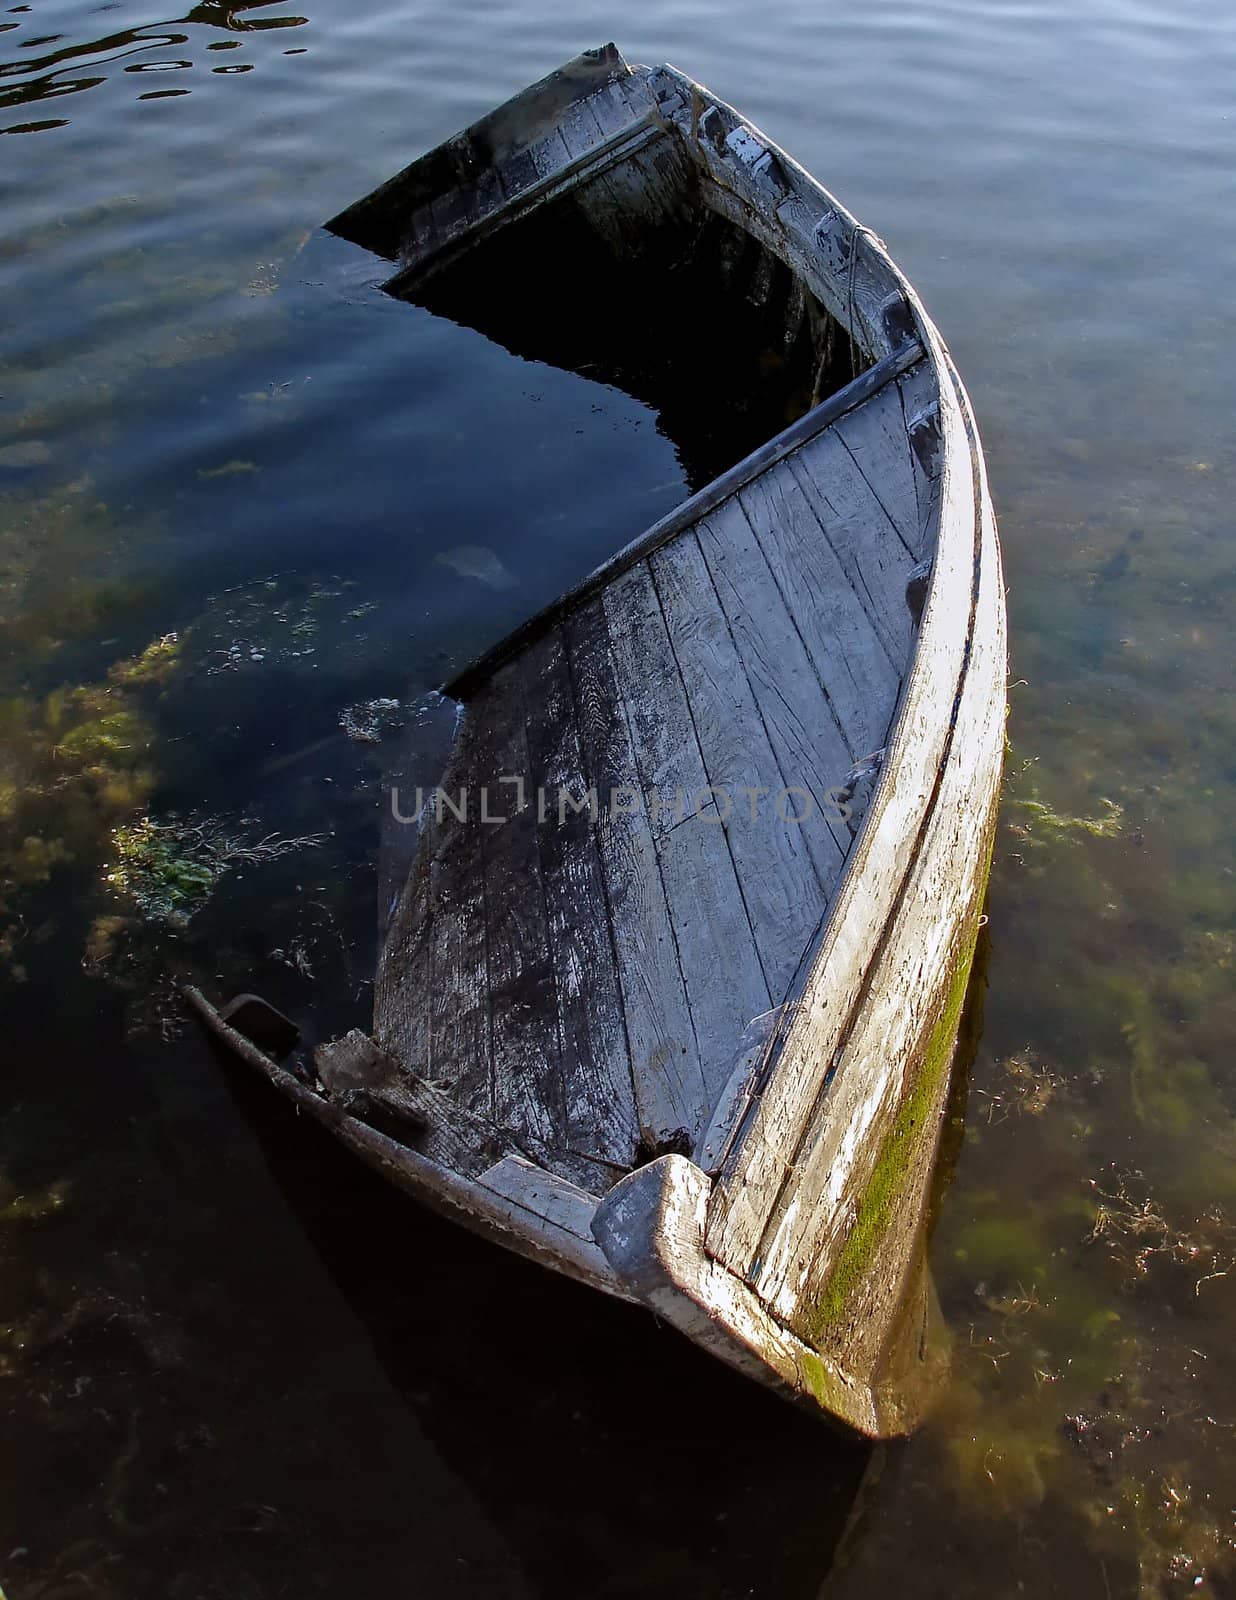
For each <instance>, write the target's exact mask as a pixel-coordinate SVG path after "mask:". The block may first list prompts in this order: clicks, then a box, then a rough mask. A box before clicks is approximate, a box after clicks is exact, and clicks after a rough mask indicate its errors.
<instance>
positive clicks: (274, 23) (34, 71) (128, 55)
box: [0, 0, 309, 133]
mask: <svg viewBox="0 0 1236 1600" xmlns="http://www.w3.org/2000/svg"><path fill="white" fill-rule="evenodd" d="M272 3H274V0H254V3H252V4H249V5H223V4H210V3H209V0H208V3H207V4H205V5H199V6H193V7H192V8H191V9H190V10H189V11H188V12H187V13H186V14H185V16H183V17H181V18H178V19H177V21H176V22H175V23H146V24H143V25H142V26H141V27H138V28H126V29H123V30H121V31H120V32H117V33H108V34H106V35H105V36H104V37H103V38H101V39H95V40H92V41H90V42H89V43H82V42H79V41H77V40H75V39H66V36H65V35H64V34H60V33H52V34H36V33H30V34H29V35H27V36H24V37H23V36H22V35H23V34H24V32H25V29H26V27H27V26H29V25H32V24H34V23H35V22H36V20H37V19H36V18H35V17H34V16H33V15H31V13H33V11H34V7H33V6H14V7H12V8H10V14H19V13H23V12H24V13H26V14H27V15H28V16H29V19H30V20H29V24H27V23H26V21H25V19H24V18H23V20H22V21H19V22H10V23H6V24H4V25H3V28H2V29H0V31H5V30H7V31H9V32H16V33H17V35H18V36H17V37H16V38H14V39H10V40H6V45H7V46H9V47H11V48H14V49H15V50H16V51H17V52H18V54H16V55H14V56H13V57H12V58H11V59H10V60H8V61H0V85H6V84H9V83H11V84H12V87H0V109H7V108H9V107H12V106H25V105H31V104H33V103H34V102H35V101H40V102H41V101H44V100H54V99H57V98H59V97H60V96H62V95H72V94H80V93H81V92H82V91H83V90H84V89H95V88H97V87H98V86H99V85H100V84H104V83H107V82H108V81H109V78H108V75H107V74H103V75H100V76H95V75H93V74H91V73H89V72H88V73H87V74H86V75H84V76H80V77H79V76H77V74H78V72H79V71H81V70H82V69H83V68H106V67H111V68H113V69H114V68H116V67H120V68H121V70H123V71H124V72H178V71H187V70H189V69H191V68H192V67H193V66H194V65H195V63H194V62H193V61H192V60H185V59H183V58H181V57H179V56H177V55H176V53H175V47H176V46H178V45H188V44H191V43H192V42H194V41H195V38H200V35H197V36H195V35H194V34H191V33H179V32H167V31H165V30H166V29H168V28H169V27H175V28H179V27H193V28H224V29H227V30H228V32H231V33H260V32H263V31H266V30H269V29H272V28H299V27H303V26H304V24H305V23H306V22H307V21H308V20H309V19H308V18H307V17H298V16H289V15H286V14H285V15H275V16H265V15H263V16H256V17H255V16H250V15H248V13H250V12H254V11H262V12H265V11H266V10H267V8H268V7H269V6H270V5H271V4H272ZM119 9H120V7H119V6H111V5H103V6H96V7H94V8H93V10H95V11H103V12H111V11H118V10H119ZM52 44H58V45H59V46H60V48H59V49H57V50H50V51H47V53H46V54H39V55H30V56H28V55H24V54H22V53H21V52H24V51H27V50H29V51H42V50H44V49H45V47H46V46H47V45H52ZM239 46H240V41H239V40H235V41H230V40H229V41H212V42H210V43H208V44H207V45H206V49H207V50H225V49H228V48H239ZM135 58H140V59H135ZM202 64H203V65H205V63H202ZM253 67H254V63H253V62H251V61H248V62H239V63H236V64H234V65H227V66H215V67H210V68H209V69H208V70H209V71H211V72H214V73H226V72H252V71H253ZM188 92H189V91H188V90H187V89H179V90H163V91H151V92H149V93H146V94H141V95H139V96H138V98H139V99H141V100H153V99H156V98H166V97H167V96H168V95H171V94H187V93H188ZM66 121H67V119H63V118H60V119H53V120H48V119H46V118H44V119H41V120H39V121H37V122H33V123H31V122H11V123H7V124H6V125H5V126H4V127H2V128H0V133H36V132H39V131H41V130H44V129H47V128H50V127H64V126H65V125H66Z"/></svg>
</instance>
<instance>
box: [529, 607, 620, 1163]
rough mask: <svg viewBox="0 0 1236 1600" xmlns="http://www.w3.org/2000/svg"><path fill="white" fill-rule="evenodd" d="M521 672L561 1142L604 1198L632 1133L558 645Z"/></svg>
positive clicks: (602, 905) (599, 881)
mask: <svg viewBox="0 0 1236 1600" xmlns="http://www.w3.org/2000/svg"><path fill="white" fill-rule="evenodd" d="M520 670H521V673H522V676H523V684H524V703H525V705H526V707H527V711H528V715H527V723H526V729H525V732H526V738H527V749H528V768H527V771H528V783H529V786H530V788H531V789H532V790H534V791H535V795H536V806H537V829H536V843H537V852H538V859H539V863H540V877H541V883H542V885H543V887H544V893H545V905H546V913H547V917H548V923H549V943H550V951H551V954H552V957H553V965H554V991H555V995H556V1000H557V1008H558V1023H559V1033H560V1038H561V1045H562V1067H561V1073H562V1094H563V1101H564V1122H563V1125H562V1133H563V1137H564V1139H565V1142H566V1145H567V1148H568V1149H569V1150H571V1151H574V1152H576V1153H577V1154H579V1155H581V1156H585V1157H587V1158H589V1159H590V1160H591V1161H592V1162H593V1167H592V1170H593V1174H594V1177H595V1180H596V1183H597V1184H599V1185H600V1188H601V1189H605V1188H608V1186H609V1182H610V1180H611V1179H612V1175H613V1171H614V1168H615V1167H627V1166H630V1165H632V1164H633V1162H634V1158H635V1150H636V1146H637V1145H638V1144H639V1140H640V1134H639V1128H638V1123H637V1117H636V1109H635V1094H634V1089H633V1086H632V1079H631V1056H630V1050H629V1047H628V1044H627V1036H626V1027H625V1023H624V1020H623V1005H622V994H621V991H620V988H619V984H618V972H617V963H616V959H615V952H614V946H613V941H612V938H611V934H610V927H609V908H608V905H607V902H606V896H605V885H604V881H603V878H602V873H601V862H600V858H599V854H598V851H597V844H596V838H595V834H594V824H593V818H592V814H591V811H590V809H589V808H588V807H587V806H586V807H585V809H583V810H582V811H576V810H574V809H573V808H572V807H571V806H569V805H566V804H564V803H560V797H562V796H565V795H568V794H569V795H571V796H572V797H577V798H579V799H586V797H587V796H588V794H589V784H588V783H586V782H585V781H584V774H583V763H582V757H581V752H580V742H579V732H578V729H577V727H576V722H575V706H574V700H573V696H572V691H571V681H570V675H569V669H568V665H567V660H566V654H565V650H564V647H563V643H562V640H561V638H560V636H559V635H558V634H557V633H556V632H555V633H550V634H546V635H545V637H544V638H542V639H539V640H538V641H537V642H536V644H534V645H533V647H532V648H531V650H529V651H528V653H527V654H526V655H525V656H524V657H523V658H522V660H521V662H520ZM530 798H531V796H530ZM542 811H544V815H542ZM593 1186H594V1185H592V1184H590V1185H589V1187H593Z"/></svg>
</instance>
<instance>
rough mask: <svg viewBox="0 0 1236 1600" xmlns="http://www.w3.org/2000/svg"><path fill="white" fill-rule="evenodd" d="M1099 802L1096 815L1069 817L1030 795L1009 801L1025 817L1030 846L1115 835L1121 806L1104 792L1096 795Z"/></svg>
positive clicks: (1069, 843)
mask: <svg viewBox="0 0 1236 1600" xmlns="http://www.w3.org/2000/svg"><path fill="white" fill-rule="evenodd" d="M1099 804H1100V805H1101V806H1102V807H1103V808H1104V809H1103V811H1101V812H1100V813H1099V815H1098V816H1094V817H1070V816H1066V815H1065V814H1064V813H1063V812H1059V811H1054V810H1053V809H1052V808H1051V807H1050V806H1048V805H1045V804H1044V803H1043V801H1041V800H1039V799H1037V798H1035V797H1033V796H1031V797H1028V798H1026V799H1016V800H1013V801H1012V802H1011V805H1012V808H1013V809H1014V810H1015V811H1018V812H1020V813H1021V814H1022V815H1023V816H1024V817H1025V818H1026V819H1027V820H1026V823H1025V835H1026V838H1027V842H1028V843H1029V844H1031V845H1053V844H1066V845H1071V844H1076V843H1077V842H1078V841H1079V840H1080V839H1084V838H1090V839H1115V838H1117V837H1118V836H1119V834H1120V832H1121V829H1122V827H1123V825H1124V807H1123V806H1122V805H1120V804H1118V803H1117V802H1116V801H1115V800H1109V799H1107V798H1106V796H1103V795H1100V796H1099Z"/></svg>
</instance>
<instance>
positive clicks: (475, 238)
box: [382, 120, 667, 298]
mask: <svg viewBox="0 0 1236 1600" xmlns="http://www.w3.org/2000/svg"><path fill="white" fill-rule="evenodd" d="M561 140H562V136H561V134H560V132H559V131H558V130H557V129H556V128H555V129H553V130H552V132H551V133H550V134H549V135H548V136H547V137H545V138H542V139H539V140H536V141H533V142H532V143H530V144H528V145H526V146H524V147H522V148H520V149H517V150H515V151H514V152H512V153H511V154H510V155H509V156H508V157H507V159H506V160H505V161H504V162H503V163H502V165H501V166H500V167H499V168H498V174H499V180H500V183H501V187H502V192H503V195H504V200H503V203H502V205H500V206H495V207H492V208H491V209H489V210H488V211H486V212H484V213H483V214H478V216H477V218H476V220H475V221H474V222H473V223H472V224H470V225H469V226H467V227H464V228H461V229H458V230H457V231H455V232H454V233H453V234H452V235H451V236H450V237H449V238H441V239H439V238H437V237H436V236H435V235H434V234H433V232H432V231H431V233H430V235H429V236H428V238H426V237H424V236H422V235H417V245H418V247H417V248H416V249H413V250H407V251H405V252H404V253H403V256H402V265H401V266H400V268H399V271H398V272H396V273H394V274H393V275H392V276H391V277H390V278H388V279H387V280H386V282H385V283H384V284H383V286H382V287H383V288H384V290H385V291H386V293H387V294H391V295H394V296H396V297H397V298H400V297H401V298H410V297H411V296H413V295H414V294H415V292H416V290H417V287H418V286H419V284H420V283H421V282H423V280H424V279H425V278H426V277H427V276H428V275H429V274H430V273H434V272H439V271H441V270H442V269H443V268H445V267H446V266H448V265H449V264H450V263H451V262H452V261H453V260H455V259H456V258H457V257H458V256H459V255H460V254H461V253H462V252H464V251H465V250H470V249H472V248H473V247H474V246H475V245H476V244H477V243H478V242H479V241H480V240H481V239H483V238H485V237H487V236H488V235H489V234H491V233H493V232H494V231H495V230H496V229H498V228H502V227H506V226H508V225H509V224H510V223H512V222H516V221H518V220H519V219H520V218H521V217H526V216H527V215H528V214H529V212H531V211H533V210H535V209H537V208H538V207H540V206H543V205H546V204H548V203H549V202H550V201H551V200H554V199H556V198H557V197H558V196H560V195H563V194H567V193H569V192H571V191H572V190H573V189H575V188H577V187H578V186H580V185H581V184H584V183H586V182H588V181H590V180H591V179H593V178H595V177H597V176H598V175H599V174H600V173H602V172H605V171H608V170H609V169H611V168H613V167H616V166H618V165H619V164H620V163H625V162H626V161H627V160H628V159H630V158H631V157H632V156H634V155H635V154H636V152H638V151H641V150H643V149H645V148H647V147H651V146H655V145H658V144H665V143H667V135H666V133H665V130H664V129H663V128H661V127H660V126H659V125H657V124H655V123H654V122H652V121H651V120H646V121H645V122H643V123H642V124H637V125H635V126H633V127H631V128H629V129H627V130H625V131H624V132H623V133H621V134H620V135H618V136H616V137H615V138H614V139H612V140H606V141H603V142H602V143H601V144H598V145H595V146H593V147H592V148H590V149H589V150H587V151H586V152H584V153H583V154H581V155H580V156H578V157H577V158H574V159H571V158H566V159H562V160H559V159H558V154H559V149H560V146H561Z"/></svg>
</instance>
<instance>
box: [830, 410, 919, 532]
mask: <svg viewBox="0 0 1236 1600" xmlns="http://www.w3.org/2000/svg"><path fill="white" fill-rule="evenodd" d="M835 432H836V435H837V438H838V439H840V440H841V442H842V444H843V445H844V446H845V448H846V450H847V451H848V452H849V454H850V459H851V460H852V461H853V462H854V465H855V466H856V467H857V468H858V470H859V472H860V473H861V474H862V476H863V479H864V480H865V482H866V484H867V487H868V488H869V489H870V490H871V492H872V494H873V495H874V496H875V498H876V499H877V500H878V501H879V503H880V505H881V506H882V507H883V509H884V514H885V516H886V517H887V518H888V521H889V525H890V526H891V527H892V528H893V530H894V531H895V532H896V534H897V537H898V538H899V539H900V540H901V542H902V544H903V545H904V546H905V549H906V554H907V555H908V556H909V557H910V559H911V562H914V561H917V560H918V548H919V544H920V539H919V518H918V489H917V485H916V484H915V480H914V456H913V452H912V451H911V449H910V441H909V440H908V439H907V437H906V424H905V413H904V411H903V409H902V404H901V390H900V389H899V387H898V386H897V385H896V384H890V385H889V387H888V388H887V389H886V390H885V391H884V393H883V394H881V395H876V396H875V397H874V398H873V399H872V400H871V401H869V402H868V403H867V404H866V405H864V406H858V407H856V408H855V409H854V410H853V411H851V412H849V413H848V414H847V415H846V416H844V417H842V418H840V420H839V421H838V423H837V427H836V430H835Z"/></svg>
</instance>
